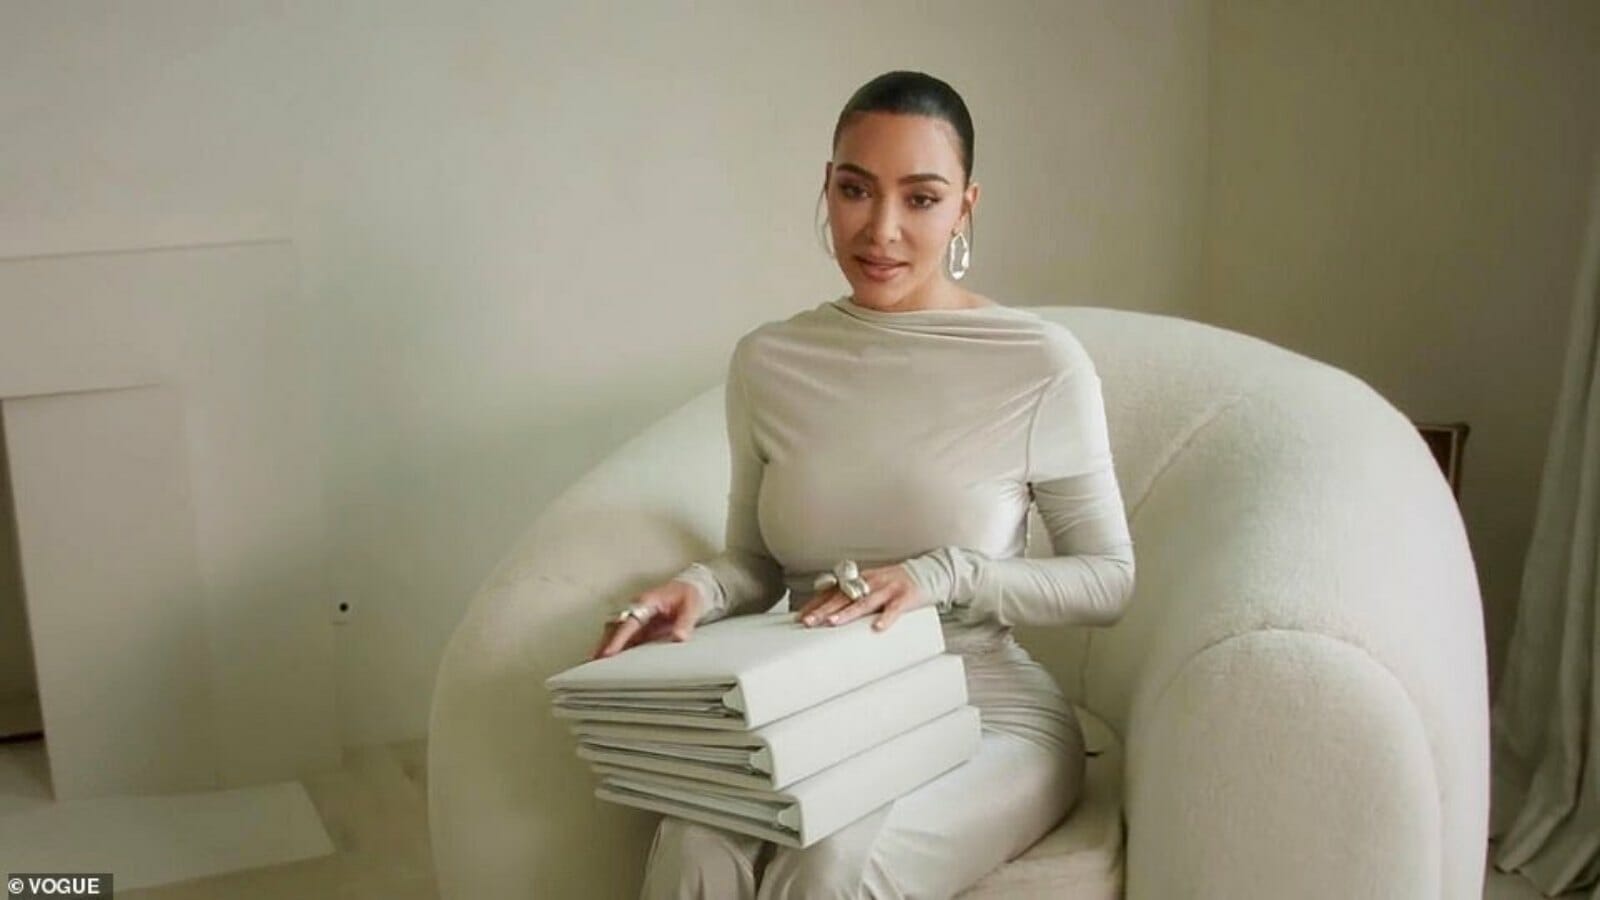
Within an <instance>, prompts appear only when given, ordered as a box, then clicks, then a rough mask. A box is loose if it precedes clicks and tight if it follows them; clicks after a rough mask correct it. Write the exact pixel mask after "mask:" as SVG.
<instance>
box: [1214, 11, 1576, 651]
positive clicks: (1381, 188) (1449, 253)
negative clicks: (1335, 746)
mask: <svg viewBox="0 0 1600 900" xmlns="http://www.w3.org/2000/svg"><path fill="white" fill-rule="evenodd" d="M1211 58H1212V89H1211V95H1212V96H1211V105H1212V118H1211V127H1210V134H1211V153H1210V156H1211V169H1210V177H1209V181H1210V200H1209V205H1208V218H1207V226H1206V240H1207V248H1206V279H1205V283H1206V292H1205V301H1206V302H1205V306H1204V307H1203V309H1202V310H1201V315H1202V316H1203V317H1204V318H1205V319H1207V320H1208V321H1212V322H1215V323H1217V324H1220V325H1223V326H1225V327H1229V328H1234V329H1237V330H1240V331H1245V332H1248V333H1251V334H1256V335H1259V336H1261V337H1264V338H1266V339H1268V340H1271V341H1274V342H1276V343H1279V344H1282V345H1284V346H1287V347H1289V348H1291V349H1294V350H1297V351H1299V352H1301V353H1305V354H1306V355H1309V356H1313V357H1316V358H1318V359H1322V360H1326V361H1328V362H1330V363H1332V364H1334V365H1336V366H1339V367H1340V368H1343V369H1346V370H1348V371H1350V372H1353V373H1354V374H1356V375H1357V376H1359V377H1361V378H1363V379H1365V380H1366V381H1367V382H1368V383H1370V384H1371V385H1372V386H1373V387H1374V388H1376V389H1377V390H1378V391H1380V392H1382V393H1383V394H1384V395H1385V396H1387V397H1388V398H1389V399H1390V400H1391V401H1392V402H1393V403H1394V404H1395V405H1396V406H1397V407H1398V408H1399V409H1400V410H1401V411H1402V412H1404V413H1406V414H1407V415H1409V416H1410V417H1411V418H1412V419H1413V420H1418V421H1455V420H1465V421H1466V422H1468V423H1469V424H1470V425H1471V427H1472V431H1471V434H1470V436H1469V437H1468V439H1467V444H1466V454H1465V465H1464V473H1463V480H1462V498H1461V505H1462V511H1463V515H1464V517H1465V519H1466V524H1467V531H1468V536H1469V538H1470V540H1471V543H1472V548H1473V554H1474V556H1475V558H1476V560H1477V563H1478V575H1479V581H1480V584H1481V586H1482V588H1483V592H1484V596H1485V605H1486V619H1487V620H1486V626H1487V629H1488V639H1489V643H1490V651H1491V652H1490V675H1491V678H1492V679H1498V675H1499V671H1500V668H1501V656H1502V654H1503V650H1504V647H1505V642H1506V640H1507V639H1508V638H1509V637H1510V627H1511V623H1512V620H1513V615H1514V612H1515V607H1516V602H1517V592H1518V589H1519V581H1520V578H1521V572H1522V564H1523V557H1524V555H1525V554H1526V552H1527V545H1528V539H1529V536H1530V533H1531V529H1532V523H1533V511H1534V506H1535V503H1536V501H1537V499H1538V498H1537V492H1538V479H1539V473H1540V469H1541V467H1542V466H1543V463H1544V452H1545V448H1546V445H1547V444H1548V441H1549V429H1550V419H1551V415H1552V414H1553V410H1554V404H1555V394H1556V390H1557V386H1558V382H1559V378H1560V370H1561V356H1562V353H1563V352H1564V350H1565V345H1566V338H1565V334H1566V326H1567V320H1568V311H1569V309H1570V308H1571V305H1572V300H1573V296H1574V292H1575V289H1576V279H1577V269H1578V251H1579V243H1580V240H1581V238H1582V236H1583V228H1584V217H1585V215H1586V212H1587V211H1586V209H1585V203H1586V192H1587V187H1588V185H1589V183H1590V181H1589V179H1590V177H1591V166H1592V165H1593V164H1594V159H1595V156H1594V154H1595V152H1596V148H1597V146H1600V4H1596V3H1593V2H1590V0H1581V2H1539V3H1527V2H1522V0H1496V2H1492V3H1393V2H1388V0H1344V2H1340V3H1322V4H1264V3H1241V2H1227V0H1222V2H1217V3H1215V4H1214V6H1213V15H1212V49H1211Z"/></svg>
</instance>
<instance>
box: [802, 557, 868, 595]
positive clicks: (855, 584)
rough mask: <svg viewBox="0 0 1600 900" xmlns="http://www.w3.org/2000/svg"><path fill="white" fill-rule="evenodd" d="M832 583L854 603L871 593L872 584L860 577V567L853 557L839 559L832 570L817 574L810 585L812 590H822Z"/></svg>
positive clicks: (829, 586)
mask: <svg viewBox="0 0 1600 900" xmlns="http://www.w3.org/2000/svg"><path fill="white" fill-rule="evenodd" d="M834 585H838V587H839V590H840V591H842V592H843V593H844V595H845V596H846V597H849V598H850V602H851V603H855V602H857V601H859V600H861V598H863V597H865V596H867V595H868V594H870V593H872V586H871V585H869V584H867V580H866V579H865V578H863V577H861V569H860V567H858V566H857V565H856V562H855V560H853V559H846V560H841V561H840V562H839V563H838V565H835V566H834V567H833V571H832V572H823V573H822V574H821V575H818V576H817V577H816V580H815V581H813V582H812V584H811V587H812V589H813V590H816V591H822V590H826V589H828V588H831V587H833V586H834Z"/></svg>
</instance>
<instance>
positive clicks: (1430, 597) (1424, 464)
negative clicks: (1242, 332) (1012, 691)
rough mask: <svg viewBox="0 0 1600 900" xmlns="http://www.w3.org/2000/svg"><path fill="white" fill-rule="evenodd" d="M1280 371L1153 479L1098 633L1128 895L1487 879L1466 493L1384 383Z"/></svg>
mask: <svg viewBox="0 0 1600 900" xmlns="http://www.w3.org/2000/svg"><path fill="white" fill-rule="evenodd" d="M1271 387H1272V389H1271V390H1267V389H1264V390H1261V391H1259V392H1256V393H1253V394H1250V395H1249V396H1246V397H1244V398H1243V399H1241V400H1240V401H1239V402H1237V403H1235V404H1233V405H1231V406H1230V407H1228V408H1227V409H1226V410H1225V411H1223V412H1220V413H1218V414H1217V415H1216V416H1215V417H1214V419H1213V420H1211V421H1210V422H1208V423H1206V424H1205V425H1204V426H1203V427H1201V428H1200V429H1199V430H1198V431H1197V432H1196V433H1195V434H1194V435H1193V436H1192V439H1191V440H1189V442H1188V443H1187V446H1186V447H1185V448H1184V450H1183V453H1182V454H1181V455H1179V456H1177V457H1175V458H1174V459H1173V461H1172V463H1171V465H1170V467H1168V469H1167V470H1166V471H1164V472H1162V473H1161V474H1160V476H1159V478H1160V481H1161V482H1162V484H1161V485H1160V486H1159V487H1158V489H1157V490H1153V491H1151V492H1150V494H1149V496H1147V497H1145V498H1142V502H1141V503H1140V505H1139V508H1138V509H1137V511H1136V513H1135V516H1136V521H1135V540H1136V542H1138V543H1139V546H1140V547H1141V552H1140V571H1139V578H1140V582H1139V588H1138V595H1137V596H1136V597H1135V599H1134V602H1133V604H1132V605H1131V606H1130V610H1129V613H1128V615H1127V616H1126V617H1125V619H1124V621H1123V622H1121V623H1119V624H1118V625H1117V626H1116V628H1114V629H1110V630H1106V631H1105V632H1104V633H1101V634H1096V635H1095V636H1094V640H1093V645H1092V646H1093V650H1092V653H1093V658H1092V660H1091V663H1092V665H1091V668H1090V672H1089V676H1088V677H1089V683H1088V684H1087V687H1086V691H1087V694H1088V696H1089V698H1090V703H1089V705H1090V706H1091V707H1092V708H1095V709H1100V710H1109V711H1110V712H1111V713H1112V717H1113V725H1121V726H1125V731H1124V736H1125V739H1126V744H1127V747H1128V760H1129V767H1128V772H1127V780H1126V782H1125V784H1126V788H1125V790H1126V801H1127V807H1126V808H1127V815H1128V827H1129V856H1128V865H1129V869H1128V893H1129V896H1130V897H1136V898H1139V897H1150V898H1153V897H1163V896H1187V897H1219V898H1220V897H1229V898H1253V897H1262V898H1269V897H1270V898H1279V897H1290V896H1292V897H1324V896H1326V897H1334V896H1342V897H1349V896H1374V897H1383V896H1408V897H1452V898H1455V897H1460V898H1467V897H1472V898H1476V897H1479V896H1481V891H1482V878H1483V852H1484V847H1485V841H1486V839H1487V811H1488V696H1487V695H1488V689H1487V675H1486V671H1485V662H1486V657H1485V653H1484V641H1483V620H1482V615H1483V614H1482V608H1481V604H1480V599H1479V589H1478V584H1477V581H1476V574H1475V567H1474V564H1473V561H1472V557H1471V553H1470V549H1469V547H1468V544H1467V538H1466V532H1465V529H1464V527H1463V524H1462V522H1461V518H1460V513H1459V509H1458V508H1457V507H1456V505H1455V503H1454V500H1453V498H1452V496H1451V495H1450V492H1449V489H1448V485H1447V484H1446V483H1445V482H1444V481H1443V479H1441V478H1440V477H1439V473H1438V469H1437V466H1436V465H1435V464H1434V462H1433V459H1432V457H1431V455H1430V454H1429V453H1428V451H1427V448H1426V446H1425V445H1424V444H1423V442H1422V440H1421V439H1420V438H1419V437H1418V436H1417V434H1416V431H1415V429H1413V428H1412V427H1411V425H1410V423H1409V422H1408V421H1407V420H1406V419H1405V418H1404V417H1403V416H1401V415H1400V414H1399V413H1398V412H1397V411H1395V410H1394V409H1393V408H1392V407H1390V406H1389V405H1388V404H1387V403H1385V402H1382V401H1381V398H1379V397H1377V396H1376V395H1375V394H1374V393H1373V392H1372V391H1371V389H1370V388H1368V387H1367V386H1365V385H1364V384H1361V383H1360V382H1357V381H1355V380H1354V379H1351V378H1349V376H1345V375H1343V374H1331V373H1329V372H1328V371H1327V370H1317V369H1307V370H1305V371H1304V372H1302V373H1299V374H1293V373H1291V374H1289V375H1286V376H1285V377H1284V378H1282V379H1279V381H1278V382H1276V383H1275V384H1273V385H1272V386H1271ZM1307 405H1313V406H1314V407H1315V408H1316V409H1317V411H1318V413H1317V415H1316V416H1305V415H1296V414H1294V410H1297V409H1301V408H1303V407H1305V406H1307ZM1196 510H1203V511H1204V521H1203V522H1201V521H1198V519H1199V515H1198V514H1197V513H1196ZM1119 711H1120V712H1122V714H1123V716H1125V719H1124V721H1121V722H1117V721H1115V720H1114V718H1115V717H1117V713H1118V712H1119Z"/></svg>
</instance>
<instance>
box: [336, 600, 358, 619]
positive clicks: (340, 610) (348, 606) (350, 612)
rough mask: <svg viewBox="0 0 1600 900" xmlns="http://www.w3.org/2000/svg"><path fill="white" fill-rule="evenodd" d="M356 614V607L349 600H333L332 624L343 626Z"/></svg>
mask: <svg viewBox="0 0 1600 900" xmlns="http://www.w3.org/2000/svg"><path fill="white" fill-rule="evenodd" d="M355 614H356V605H355V602H354V601H351V600H342V599H341V600H335V601H334V603H333V624H335V625H343V624H345V623H346V622H349V621H350V617H351V616H354V615H355Z"/></svg>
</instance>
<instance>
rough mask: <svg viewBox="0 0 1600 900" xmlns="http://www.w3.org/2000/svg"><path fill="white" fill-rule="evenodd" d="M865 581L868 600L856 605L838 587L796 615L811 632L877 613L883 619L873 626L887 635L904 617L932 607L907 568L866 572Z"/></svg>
mask: <svg viewBox="0 0 1600 900" xmlns="http://www.w3.org/2000/svg"><path fill="white" fill-rule="evenodd" d="M861 579H862V580H863V581H865V582H866V583H867V588H868V593H867V595H866V596H865V597H862V598H861V599H860V600H855V601H852V600H851V599H850V597H849V596H848V595H847V594H845V592H844V590H843V589H842V588H840V587H839V586H838V585H835V586H833V587H830V588H825V589H823V590H820V591H818V592H817V593H816V594H814V595H813V596H812V597H811V599H810V600H809V601H808V602H807V603H806V605H805V606H802V607H800V611H799V612H798V613H796V614H795V615H796V617H797V618H798V619H799V620H800V624H802V625H805V626H806V627H808V628H809V627H811V626H813V625H843V624H845V623H847V622H853V621H855V620H856V619H859V618H861V617H862V616H864V615H867V614H868V613H874V612H876V613H880V615H879V616H878V621H876V622H873V623H872V629H873V630H874V631H883V630H884V629H886V628H888V627H889V626H890V625H893V624H894V620H895V619H898V618H899V617H900V615H901V614H902V613H905V612H908V611H910V610H913V609H917V608H918V607H922V606H929V605H931V604H930V603H929V601H928V600H927V598H926V597H924V596H923V593H922V589H921V588H920V587H918V586H917V583H916V582H915V581H913V580H912V578H911V573H910V572H907V571H906V568H905V566H902V565H898V564H897V565H893V566H882V567H879V568H876V569H863V570H862V571H861Z"/></svg>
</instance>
